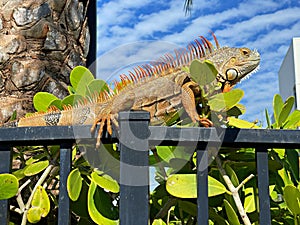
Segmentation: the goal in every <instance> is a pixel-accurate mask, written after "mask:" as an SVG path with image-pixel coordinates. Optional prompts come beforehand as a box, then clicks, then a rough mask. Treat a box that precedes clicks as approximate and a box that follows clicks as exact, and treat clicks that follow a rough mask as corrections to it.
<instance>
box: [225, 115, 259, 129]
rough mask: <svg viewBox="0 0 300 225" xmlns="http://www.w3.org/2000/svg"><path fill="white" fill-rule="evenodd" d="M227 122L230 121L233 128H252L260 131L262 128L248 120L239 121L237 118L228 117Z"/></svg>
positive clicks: (229, 123)
mask: <svg viewBox="0 0 300 225" xmlns="http://www.w3.org/2000/svg"><path fill="white" fill-rule="evenodd" d="M227 121H228V125H229V126H233V127H237V128H243V129H251V128H253V129H260V128H261V127H259V126H257V125H256V124H255V123H253V122H248V121H246V120H242V119H238V118H235V117H228V118H227Z"/></svg>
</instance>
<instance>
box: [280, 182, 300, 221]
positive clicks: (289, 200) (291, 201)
mask: <svg viewBox="0 0 300 225" xmlns="http://www.w3.org/2000/svg"><path fill="white" fill-rule="evenodd" d="M283 197H284V200H285V202H286V205H287V207H288V209H289V210H290V211H291V213H292V214H293V215H294V216H296V215H300V191H299V190H298V189H297V188H296V187H295V186H293V185H287V186H286V187H285V188H284V189H283Z"/></svg>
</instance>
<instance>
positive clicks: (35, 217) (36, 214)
mask: <svg viewBox="0 0 300 225" xmlns="http://www.w3.org/2000/svg"><path fill="white" fill-rule="evenodd" d="M41 219H42V209H41V208H40V207H35V208H30V209H29V210H28V212H27V220H28V221H29V222H30V223H38V222H39V221H40V220H41Z"/></svg>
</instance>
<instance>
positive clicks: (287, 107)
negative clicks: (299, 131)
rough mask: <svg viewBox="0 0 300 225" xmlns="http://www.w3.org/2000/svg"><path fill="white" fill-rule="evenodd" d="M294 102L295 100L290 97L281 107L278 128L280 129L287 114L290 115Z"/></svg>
mask: <svg viewBox="0 0 300 225" xmlns="http://www.w3.org/2000/svg"><path fill="white" fill-rule="evenodd" d="M294 102H295V98H294V97H293V96H290V97H289V98H288V99H287V100H286V101H285V103H284V105H283V106H282V109H281V111H280V114H279V116H278V126H279V127H281V126H282V124H283V123H284V122H285V121H286V119H287V118H288V116H289V114H290V113H291V110H292V108H293V105H294Z"/></svg>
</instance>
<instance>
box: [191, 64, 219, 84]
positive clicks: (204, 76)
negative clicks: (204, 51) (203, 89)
mask: <svg viewBox="0 0 300 225" xmlns="http://www.w3.org/2000/svg"><path fill="white" fill-rule="evenodd" d="M190 74H191V77H192V79H193V80H194V81H195V82H196V83H198V84H199V85H200V86H204V85H206V84H209V83H211V82H212V81H214V80H215V79H216V77H217V74H218V71H217V70H216V68H215V67H214V65H213V64H212V63H211V62H210V61H208V60H205V61H203V62H200V61H199V60H194V61H192V63H191V66H190Z"/></svg>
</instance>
